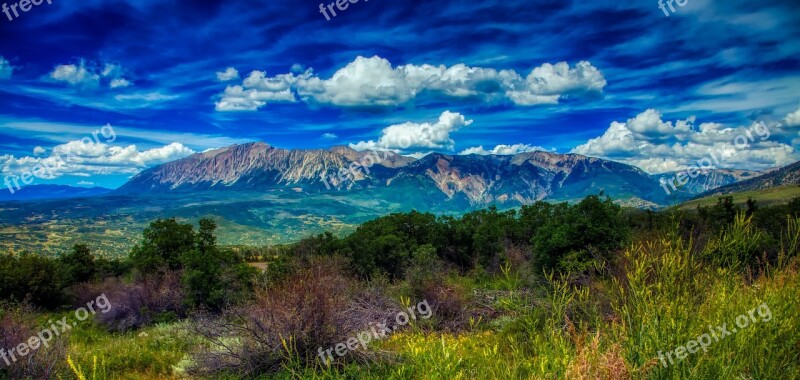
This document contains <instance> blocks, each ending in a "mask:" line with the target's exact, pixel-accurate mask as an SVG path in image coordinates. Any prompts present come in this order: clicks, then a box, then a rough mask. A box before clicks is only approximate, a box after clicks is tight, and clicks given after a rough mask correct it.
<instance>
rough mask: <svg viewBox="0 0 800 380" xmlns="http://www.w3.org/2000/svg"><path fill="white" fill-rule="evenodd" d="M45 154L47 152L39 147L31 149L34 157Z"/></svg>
mask: <svg viewBox="0 0 800 380" xmlns="http://www.w3.org/2000/svg"><path fill="white" fill-rule="evenodd" d="M45 153H47V150H45V149H44V148H42V147H40V146H37V147H35V148H33V155H34V156H41V155H43V154H45Z"/></svg>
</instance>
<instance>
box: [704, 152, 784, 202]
mask: <svg viewBox="0 0 800 380" xmlns="http://www.w3.org/2000/svg"><path fill="white" fill-rule="evenodd" d="M798 184H800V161H798V162H795V163H793V164H791V165H788V166H784V167H783V168H780V169H778V170H774V171H771V172H769V173H766V174H763V175H760V176H758V177H755V178H751V179H748V180H745V181H741V182H736V183H732V184H730V185H726V186H722V187H719V188H716V189H713V190H711V191H707V192H704V193H702V194H700V195H698V196H697V198H703V197H707V196H712V195H724V194H732V193H741V192H745V191H756V190H764V189H769V188H772V187H778V186H787V185H798Z"/></svg>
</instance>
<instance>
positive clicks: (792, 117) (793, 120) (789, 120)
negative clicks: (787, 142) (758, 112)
mask: <svg viewBox="0 0 800 380" xmlns="http://www.w3.org/2000/svg"><path fill="white" fill-rule="evenodd" d="M783 121H784V122H785V123H786V126H787V127H798V126H800V108H798V109H797V111H794V112H792V113H790V114H788V115H786V118H785V119H783Z"/></svg>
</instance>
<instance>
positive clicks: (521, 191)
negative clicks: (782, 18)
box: [0, 143, 735, 256]
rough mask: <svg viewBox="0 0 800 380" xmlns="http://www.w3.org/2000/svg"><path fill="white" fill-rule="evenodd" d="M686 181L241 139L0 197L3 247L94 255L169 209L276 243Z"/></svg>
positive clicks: (675, 196)
mask: <svg viewBox="0 0 800 380" xmlns="http://www.w3.org/2000/svg"><path fill="white" fill-rule="evenodd" d="M734 174H735V173H734ZM731 175H733V174H731ZM726 178H727V177H726ZM725 180H729V179H725ZM709 181H714V180H713V179H712V180H709ZM707 185H708V186H711V185H712V182H708V183H707ZM692 188H694V186H690V188H689V189H688V190H687V189H681V190H679V191H677V192H673V193H672V194H671V195H667V193H666V192H665V191H664V189H663V188H662V187H661V186H660V182H659V181H658V178H657V177H656V176H650V175H648V174H647V173H645V172H644V171H643V170H641V169H639V168H637V167H634V166H630V165H626V164H622V163H618V162H614V161H608V160H603V159H599V158H592V157H586V156H582V155H578V154H557V153H552V152H530V153H522V154H517V155H514V156H502V155H486V156H484V155H447V154H441V153H432V154H429V155H427V156H424V157H421V158H419V159H414V158H409V157H404V156H401V155H397V154H394V153H391V152H370V151H363V152H358V151H355V150H353V149H350V148H348V147H333V148H330V149H316V150H286V149H280V148H275V147H272V146H269V145H267V144H264V143H250V144H243V145H235V146H230V147H227V148H222V149H217V150H214V151H209V152H204V153H198V154H195V155H192V156H189V157H186V158H184V159H181V160H177V161H173V162H168V163H165V164H163V165H159V166H156V167H153V168H150V169H147V170H145V171H143V172H141V173H140V174H138V175H136V176H134V177H133V178H131V179H130V181H128V182H127V183H126V184H125V185H123V186H122V187H120V188H119V189H117V190H114V191H112V192H111V193H103V194H100V195H99V196H88V195H89V194H86V193H76V191H78V190H76V189H70V190H69V191H66V190H65V191H64V193H68V194H69V195H70V196H77V194H81V196H83V197H80V198H70V199H42V200H34V201H24V200H22V198H19V200H21V201H19V202H8V203H3V204H2V205H0V206H1V207H0V250H4V251H6V252H14V253H21V252H26V251H28V252H40V253H42V254H46V255H57V254H60V253H62V252H64V251H66V250H68V249H69V247H71V246H72V245H73V244H76V243H81V242H90V245H91V246H92V249H93V251H94V252H97V253H98V254H99V255H109V256H113V255H119V254H124V253H125V252H129V251H130V248H131V247H132V246H133V245H134V244H136V242H137V237H138V236H141V231H142V230H143V229H144V228H145V227H146V226H147V225H148V224H149V223H150V222H152V221H153V220H155V219H157V218H171V217H175V218H178V219H180V220H186V221H196V220H198V219H200V218H207V217H210V218H213V219H214V220H215V221H217V224H218V225H219V230H218V237H219V241H220V243H221V244H225V245H253V246H262V245H275V244H285V243H290V242H293V241H297V240H299V239H301V238H304V237H307V236H309V235H312V234H318V233H322V232H324V231H330V232H333V233H335V234H343V233H347V232H349V231H352V230H353V229H355V228H356V226H358V225H359V224H361V223H363V222H365V221H367V220H371V219H374V218H377V217H380V216H383V215H386V214H389V213H394V212H408V211H411V210H419V211H428V212H432V213H436V214H439V215H458V214H461V213H464V212H468V211H471V210H474V209H477V208H483V207H485V206H486V205H488V204H496V205H498V207H503V208H505V207H509V208H510V207H515V206H518V205H520V204H526V203H531V202H535V201H537V200H547V201H557V202H560V201H577V200H579V199H581V198H583V197H585V196H587V195H592V194H598V193H600V192H603V193H604V194H606V195H608V196H610V197H612V198H613V199H614V200H615V201H617V202H619V203H621V204H624V205H627V206H632V207H640V208H656V207H659V206H663V205H668V204H676V203H679V202H681V201H684V200H686V199H689V198H691V196H692V194H691V193H690V192H689V191H690V190H691V189H692ZM32 189H35V187H33V188H32ZM28 191H31V190H28ZM80 191H89V190H88V189H80ZM103 191H106V190H103ZM53 193H55V192H54V191H50V192H49V193H48V197H52V196H53ZM17 195H19V193H18V194H17ZM84 195H87V196H84Z"/></svg>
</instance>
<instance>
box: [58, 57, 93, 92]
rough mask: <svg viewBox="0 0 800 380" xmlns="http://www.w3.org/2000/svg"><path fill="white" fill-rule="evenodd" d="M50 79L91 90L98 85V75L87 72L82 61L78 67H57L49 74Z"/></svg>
mask: <svg viewBox="0 0 800 380" xmlns="http://www.w3.org/2000/svg"><path fill="white" fill-rule="evenodd" d="M50 78H52V79H53V80H55V81H58V82H65V83H68V84H69V85H71V86H77V87H91V88H93V87H97V86H98V85H99V83H100V75H98V74H97V73H93V72H91V71H89V70H88V69H87V68H86V63H85V62H84V61H81V62H80V64H79V65H58V66H56V68H55V69H53V71H52V72H51V73H50Z"/></svg>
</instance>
